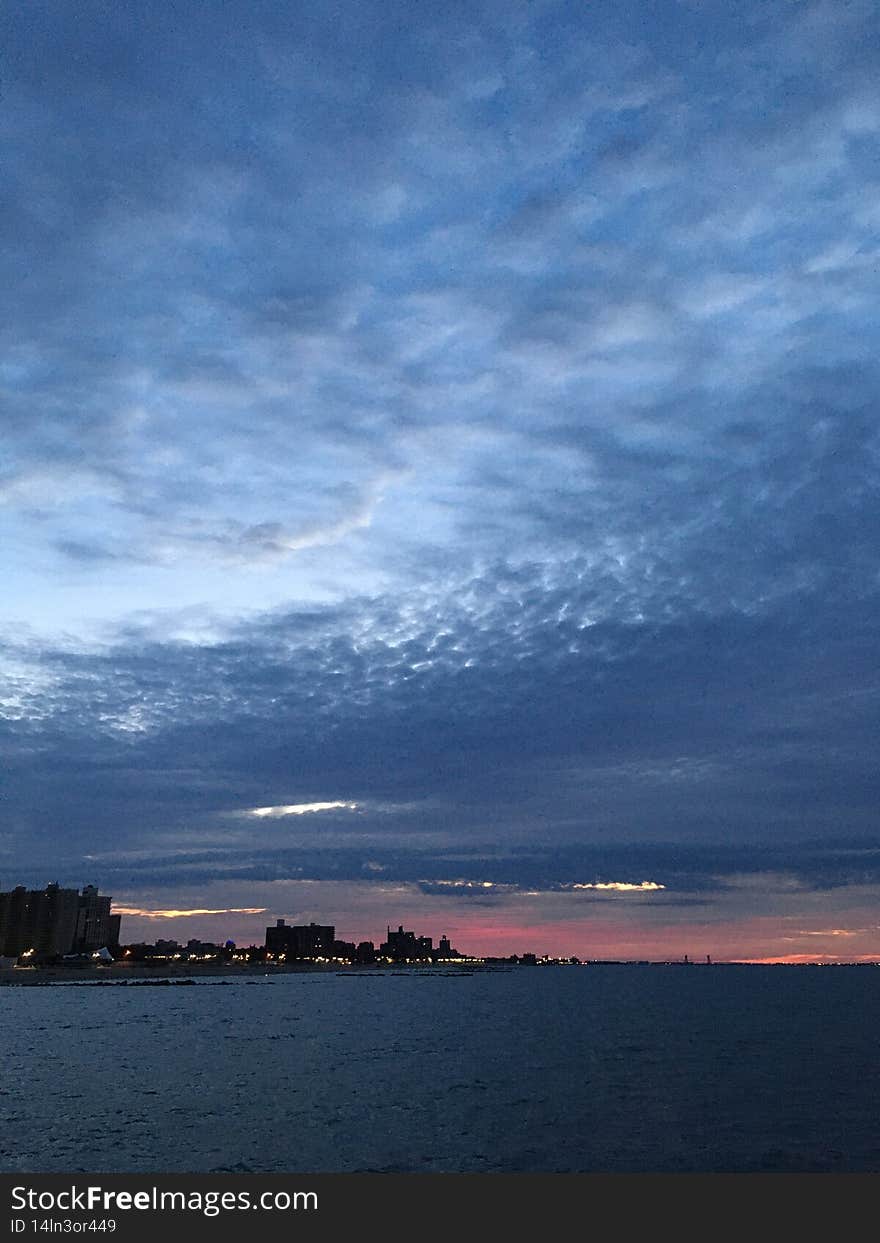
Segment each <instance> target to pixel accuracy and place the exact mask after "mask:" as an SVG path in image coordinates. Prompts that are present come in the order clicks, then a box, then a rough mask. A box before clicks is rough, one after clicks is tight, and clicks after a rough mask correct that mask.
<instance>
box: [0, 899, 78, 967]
mask: <svg viewBox="0 0 880 1243" xmlns="http://www.w3.org/2000/svg"><path fill="white" fill-rule="evenodd" d="M78 915H79V894H78V893H77V891H76V890H75V889H62V888H61V887H60V886H59V885H58V883H57V881H53V883H52V884H51V885H47V886H46V888H45V889H25V887H24V886H23V885H19V886H17V888H15V889H13V890H12V891H11V892H10V893H0V954H3V955H4V956H8V957H11V958H18V957H19V956H20V955H21V954H28V953H30V952H31V951H32V952H33V954H34V956H35V957H42V958H51V957H55V956H56V955H59V954H68V953H70V952H71V951H72V950H73V948H74V942H75V940H76V933H77V918H78Z"/></svg>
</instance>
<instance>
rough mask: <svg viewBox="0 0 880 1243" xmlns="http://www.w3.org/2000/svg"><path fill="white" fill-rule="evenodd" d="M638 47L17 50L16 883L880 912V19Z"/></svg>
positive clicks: (702, 21) (510, 36)
mask: <svg viewBox="0 0 880 1243" xmlns="http://www.w3.org/2000/svg"><path fill="white" fill-rule="evenodd" d="M643 8H644V6H640V5H635V6H628V5H623V6H621V7H619V9H618V8H615V9H614V11H613V12H612V11H611V10H608V11H606V12H601V13H600V12H599V11H598V10H597V9H596V8H595V6H592V7H591V6H587V7H585V8H583V9H578V10H577V11H575V9H573V8H571V7H570V6H562V5H556V4H549V5H542V6H537V7H535V6H519V7H515V8H514V9H513V10H511V9H510V8H509V6H505V7H503V8H502V7H500V6H496V5H494V4H492V3H488V4H486V5H479V6H477V8H475V9H467V10H465V9H461V10H456V11H455V12H454V13H451V14H448V13H444V15H443V17H442V20H441V19H440V18H437V17H435V16H433V15H431V14H428V13H421V14H419V15H418V17H417V18H413V15H412V13H411V12H410V10H409V8H407V7H404V6H400V5H397V4H394V3H392V4H391V5H382V6H379V5H375V4H371V3H368V4H366V5H365V6H362V7H359V8H358V12H357V15H353V14H352V15H350V18H351V20H348V21H346V22H341V23H340V22H336V21H334V20H331V17H330V16H328V15H327V14H325V13H321V12H320V11H317V10H316V11H315V12H314V13H312V14H310V15H308V17H306V18H304V19H302V20H300V18H299V17H297V18H296V20H294V19H293V18H292V16H291V14H290V12H289V10H288V9H287V8H286V7H285V6H283V5H280V4H278V5H276V4H274V3H268V4H261V5H258V6H256V7H252V8H249V9H248V10H247V12H245V13H237V14H236V16H235V19H234V20H233V19H232V17H231V16H230V13H224V12H219V11H218V12H216V13H213V12H212V14H211V15H210V18H209V17H208V16H207V15H206V13H203V12H201V11H200V10H199V9H198V8H196V7H192V8H191V9H190V10H188V11H187V12H186V13H183V14H181V15H180V21H179V22H178V23H177V24H176V25H175V26H174V27H173V28H172V27H169V25H168V23H167V22H164V21H162V20H161V19H160V18H159V17H158V16H154V15H151V14H149V13H147V14H141V15H139V16H138V18H137V21H134V19H133V18H132V16H131V14H130V13H129V12H127V11H126V10H125V9H124V8H120V9H119V10H118V11H114V13H113V14H112V16H111V17H109V18H108V20H107V21H106V22H104V23H103V24H102V26H101V31H100V36H99V37H98V35H97V34H96V32H95V27H94V24H93V23H89V22H80V21H78V20H74V19H73V18H71V17H70V16H69V15H65V14H64V13H61V12H59V11H58V9H57V6H51V5H44V4H42V3H34V4H29V5H28V6H26V9H22V11H21V12H20V13H17V14H16V15H15V16H14V17H13V19H12V21H11V23H9V24H8V30H7V41H8V49H9V52H8V66H7V69H8V72H7V74H6V77H5V79H4V118H5V123H6V125H7V126H8V128H9V138H10V143H9V158H8V160H7V168H6V187H7V202H6V207H5V208H4V210H5V212H6V213H7V214H6V215H5V217H4V234H5V236H7V237H9V238H10V240H11V245H10V246H9V247H8V248H7V253H6V256H5V259H4V263H5V267H4V270H3V280H2V282H0V287H2V288H3V290H4V291H5V294H6V297H7V299H8V300H9V313H8V314H7V315H6V316H5V317H3V323H4V329H3V339H2V343H3V364H2V369H0V398H2V401H3V406H4V440H5V444H6V453H5V456H4V465H3V469H2V475H0V502H2V505H3V508H4V532H5V543H4V549H5V551H4V558H5V568H6V574H5V575H4V584H5V590H4V600H3V602H2V605H0V609H2V613H0V623H2V626H3V633H4V657H5V663H6V666H7V668H8V669H9V670H10V678H9V687H8V689H7V690H5V691H4V692H3V696H2V711H3V716H2V732H0V745H2V746H3V748H4V759H5V767H6V772H7V774H8V779H7V791H8V792H7V795H6V799H5V802H4V815H5V818H6V821H5V826H4V833H5V834H6V840H7V841H8V850H9V852H10V854H9V862H10V866H17V867H27V866H30V860H31V859H32V858H33V852H34V850H35V849H39V850H40V851H41V852H42V853H45V854H47V855H48V856H49V857H53V858H56V857H57V858H61V859H64V860H66V861H67V866H69V867H70V868H72V869H73V870H74V871H76V870H77V869H79V868H80V867H81V865H82V859H83V856H84V855H96V856H97V857H98V859H99V860H101V863H100V866H101V867H104V868H106V874H107V877H108V880H110V881H112V882H113V883H116V882H118V881H120V880H122V881H125V880H126V877H129V876H131V875H133V874H134V873H135V872H136V866H135V863H134V862H133V861H132V860H131V859H128V860H124V859H121V858H120V859H117V860H116V861H115V862H109V861H108V862H105V861H104V860H105V858H106V857H107V856H109V855H110V854H112V849H113V848H119V849H120V850H122V851H123V852H124V851H125V850H126V849H129V850H130V849H133V848H135V847H137V848H140V849H144V850H145V855H144V857H143V860H142V861H143V865H144V867H145V868H146V869H147V870H148V871H151V872H152V874H154V875H155V876H156V877H157V878H161V880H162V884H163V885H167V886H169V887H173V886H174V885H178V886H180V884H181V883H182V878H184V877H186V878H189V880H191V881H192V882H193V883H200V882H204V883H209V878H212V877H213V878H217V877H218V876H220V875H221V874H223V875H225V876H226V877H227V878H228V879H229V880H230V882H231V881H232V880H233V879H237V880H238V881H240V882H241V883H242V885H244V886H246V885H247V884H249V883H251V881H253V882H254V883H257V881H258V880H260V881H261V878H262V879H265V881H266V883H272V882H274V881H275V880H278V881H283V880H284V879H285V878H290V877H291V876H294V875H297V876H303V877H307V878H311V879H316V880H317V879H321V880H323V881H324V882H326V883H329V878H331V877H333V876H340V875H346V876H349V877H353V876H354V875H357V876H358V877H360V878H361V879H364V868H365V867H366V866H368V865H367V863H366V862H365V861H366V860H368V861H370V865H375V866H376V867H381V868H383V869H386V871H383V872H382V874H381V875H382V877H383V878H386V877H387V878H388V879H389V880H394V879H400V880H401V882H405V883H407V884H412V885H414V886H418V885H419V884H423V885H425V886H430V887H432V889H431V891H430V892H429V891H428V890H424V891H420V892H421V893H422V897H424V898H428V897H434V896H436V897H437V898H438V899H439V897H440V896H441V895H442V894H443V893H447V894H448V895H450V900H451V901H454V900H457V899H459V898H460V899H461V900H462V901H465V900H468V899H471V900H473V899H476V900H478V901H483V900H485V901H486V902H487V903H488V902H498V901H507V900H509V899H511V900H512V896H513V895H515V894H516V893H522V892H523V891H524V890H526V889H528V890H530V891H531V890H533V891H535V892H536V893H540V894H551V895H552V894H555V893H559V892H563V890H562V887H563V886H574V885H582V884H587V883H590V884H594V885H596V886H598V885H601V884H608V885H610V884H615V885H643V884H648V883H650V884H656V885H662V886H663V887H664V889H663V892H662V894H659V895H655V897H656V901H657V906H656V909H657V911H660V910H661V909H662V906H663V904H664V903H667V904H668V903H669V902H671V901H676V902H679V903H683V902H701V901H704V900H705V901H715V900H717V899H719V895H721V894H729V893H731V892H733V891H737V892H739V891H738V890H737V885H738V883H739V882H738V881H737V879H736V878H737V877H741V876H746V878H747V883H746V886H745V889H746V890H747V891H748V893H750V894H752V895H753V896H754V893H755V890H756V888H757V881H756V876H758V875H762V876H764V877H765V880H766V883H767V885H768V887H769V886H771V885H781V883H782V882H781V881H780V879H779V878H780V877H788V878H794V883H795V884H796V885H797V886H799V890H798V891H799V892H800V893H801V895H802V896H803V895H806V894H813V893H819V892H821V893H825V894H831V893H832V892H838V891H839V892H840V893H842V892H843V891H845V890H849V889H851V888H853V887H854V886H857V885H858V884H860V883H861V882H862V880H865V879H867V880H868V881H870V882H871V883H873V881H874V879H875V878H876V859H875V858H874V857H873V856H871V855H870V853H867V852H869V850H870V849H871V848H872V847H871V843H873V842H874V840H875V836H876V819H875V808H876V805H877V797H878V794H880V789H878V780H877V773H876V762H875V756H874V752H875V746H874V739H875V738H876V729H877V682H876V673H875V671H876V668H877V660H878V635H877V624H876V618H877V603H878V600H877V595H878V581H880V580H878V560H877V549H876V539H875V538H874V536H873V532H874V530H875V528H876V519H877V512H876V511H877V495H878V483H880V441H878V436H877V425H876V417H875V394H876V391H877V387H878V380H880V370H878V366H877V362H876V357H877V348H876V332H875V324H874V304H875V300H876V295H875V290H874V288H873V283H872V276H873V265H874V264H875V261H876V251H877V247H876V237H875V234H876V223H877V220H876V206H875V202H874V201H875V199H876V193H875V190H876V185H875V173H874V165H873V163H872V154H871V150H870V135H871V133H872V132H873V127H874V126H875V123H876V120H877V117H878V115H880V111H878V95H877V88H876V82H877V68H878V65H877V56H876V48H875V43H876V41H875V40H872V38H871V23H870V17H871V12H870V6H866V5H862V4H853V5H848V6H847V7H846V11H845V13H843V14H838V15H836V16H835V6H830V7H829V6H827V5H824V4H817V3H809V4H805V5H792V6H789V5H783V6H778V7H776V8H774V9H773V10H772V11H770V10H767V11H764V10H761V11H760V12H759V11H758V9H757V8H755V9H754V10H753V11H750V13H749V20H748V21H746V22H742V21H740V20H739V19H738V18H736V17H734V16H733V15H731V14H729V13H727V12H722V11H721V10H718V11H716V12H713V13H711V14H709V13H702V12H700V13H699V14H696V13H695V12H694V11H693V10H692V9H689V8H688V7H687V6H675V7H674V10H670V12H669V13H665V14H664V17H663V21H662V23H661V22H655V20H654V18H653V17H652V15H651V14H647V15H646V14H645V13H644V11H643ZM168 135H174V141H173V142H171V141H169V138H168ZM73 152H75V153H76V155H75V158H73V155H72V153H73ZM333 790H344V791H345V792H346V795H347V798H348V799H349V800H350V801H348V802H346V803H341V804H330V805H326V806H325V805H324V804H321V803H316V802H313V803H303V804H295V803H294V804H291V803H289V802H288V801H287V800H288V799H290V798H291V797H292V793H291V792H292V791H293V792H299V793H298V797H302V798H312V799H314V798H318V797H320V796H321V794H322V792H327V791H333ZM230 808H239V809H249V810H247V811H242V812H237V813H235V814H230V810H229V809H230ZM318 809H322V810H326V811H329V812H332V811H336V810H338V811H340V812H341V811H343V810H346V811H347V810H353V809H356V810H357V812H358V815H357V816H356V817H349V816H347V815H346V816H342V815H339V816H333V815H332V814H331V815H327V816H319V815H317V814H316V815H314V816H312V815H311V812H312V811H315V812H316V811H317V810H318ZM288 815H304V816H305V817H306V819H305V820H304V821H302V822H300V823H298V838H297V849H298V852H299V853H298V854H297V855H296V857H295V858H294V857H293V856H292V855H287V854H285V853H284V852H283V851H278V850H277V848H276V847H277V843H276V842H270V841H268V840H266V839H264V838H263V837H262V836H261V833H260V826H261V824H262V823H263V822H264V821H271V820H273V819H274V818H283V817H284V816H288ZM306 830H308V835H307V833H306ZM844 841H849V842H850V843H851V844H852V843H862V845H861V846H858V845H854V846H853V847H852V849H853V850H855V851H856V853H854V854H850V855H846V854H845V853H844V851H843V847H842V843H843V842H844ZM817 842H824V843H825V845H826V847H827V848H828V853H826V854H824V855H823V854H822V852H821V851H820V850H819V849H818V848H817V847H816V843H817ZM609 843H611V844H614V846H615V848H614V849H612V847H611V845H609ZM863 847H864V849H862V848H863ZM468 850H472V851H479V852H480V853H481V855H482V856H483V858H482V859H480V860H476V859H474V860H473V861H472V863H473V866H472V867H471V866H470V865H468V864H460V862H459V856H460V855H461V854H462V853H463V852H464V853H466V852H467V851H468ZM175 851H178V852H179V853H175ZM209 851H215V852H218V853H214V854H211V855H209V854H208V852H209ZM859 851H862V853H858V852H859ZM322 852H326V853H322ZM487 860H489V861H490V862H491V866H489V867H487V866H486V861H487ZM126 869H127V870H126ZM297 869H302V870H301V871H297ZM334 869H335V870H334ZM307 874H308V875H307ZM606 876H610V877H623V878H624V879H623V880H622V881H601V880H594V881H591V882H587V881H584V879H583V878H584V877H595V878H599V877H606ZM644 876H650V877H654V878H655V879H654V880H653V881H651V882H642V881H640V880H638V879H637V878H639V877H644ZM450 878H456V879H455V880H454V883H452V884H446V882H448V881H449V879H450ZM627 878H629V879H627ZM38 879H39V878H38ZM486 885H490V886H491V888H490V889H486V888H485V886H486ZM630 892H631V893H633V894H641V896H639V898H638V901H639V903H641V904H643V905H644V906H645V907H646V909H647V904H648V902H649V901H651V900H652V899H651V898H650V894H648V893H647V892H645V893H642V891H641V890H623V889H619V888H618V889H615V890H601V889H598V888H597V889H595V890H592V891H590V893H592V894H593V895H594V896H597V897H600V896H602V894H603V893H608V894H612V893H616V894H620V895H622V896H625V895H626V894H627V893H630ZM768 892H769V888H768ZM575 896H576V895H575ZM587 896H588V893H587V892H586V891H584V892H582V893H581V897H582V898H586V897H587ZM187 900H189V898H188V899H187ZM230 900H231V901H232V900H234V899H230ZM239 900H240V901H242V902H244V901H247V898H246V897H242V898H241V899H239ZM805 900H806V899H805ZM193 901H194V902H196V901H197V898H196V897H195V896H194V897H193ZM582 905H585V906H586V905H589V904H588V903H586V902H584V903H582ZM592 905H593V906H599V905H601V904H600V903H598V902H597V903H594V904H592ZM605 905H609V904H605ZM619 905H620V906H621V907H622V906H624V904H623V903H621V904H619ZM629 905H631V906H632V907H635V906H636V905H637V904H636V903H635V902H634V903H632V904H629ZM684 909H686V908H684ZM831 918H832V917H831V916H830V915H829V920H828V921H826V922H825V924H824V925H823V926H826V927H831V926H832V922H836V921H832V922H829V921H831Z"/></svg>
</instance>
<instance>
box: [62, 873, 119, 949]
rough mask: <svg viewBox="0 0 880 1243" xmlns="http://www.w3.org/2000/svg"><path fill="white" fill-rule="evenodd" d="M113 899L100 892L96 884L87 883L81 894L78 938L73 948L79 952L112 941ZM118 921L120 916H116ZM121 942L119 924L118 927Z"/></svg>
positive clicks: (105, 944) (78, 914) (102, 946)
mask: <svg viewBox="0 0 880 1243" xmlns="http://www.w3.org/2000/svg"><path fill="white" fill-rule="evenodd" d="M111 901H112V899H110V898H108V897H104V896H102V895H101V894H99V893H98V890H97V889H96V888H95V886H94V885H86V887H85V888H84V889H83V891H82V893H81V894H80V895H79V908H78V910H77V916H76V938H75V940H74V945H73V948H74V950H75V951H76V952H77V953H80V954H82V953H85V952H87V951H89V950H99V949H104V948H106V947H107V946H108V945H109V944H110V941H111V934H110V919H111V916H110V902H111ZM116 919H117V921H118V920H119V919H120V917H119V916H118V915H117V916H116ZM116 941H117V944H118V943H119V925H118V923H117V927H116Z"/></svg>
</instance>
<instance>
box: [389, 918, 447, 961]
mask: <svg viewBox="0 0 880 1243" xmlns="http://www.w3.org/2000/svg"><path fill="white" fill-rule="evenodd" d="M387 934H388V936H387V940H386V941H384V942H383V943H382V945H381V946H380V947H379V953H380V954H381V955H382V957H383V958H390V959H391V960H392V961H393V962H426V961H429V960H430V959H431V958H432V957H433V953H434V951H433V941H432V939H431V937H417V936H416V934H415V933H414V932H408V931H406V930H405V929H404V927H403V925H402V924H401V925H400V926H399V927H398V929H397V931H396V932H392V931H391V928H390V927H389V928H388V930H387Z"/></svg>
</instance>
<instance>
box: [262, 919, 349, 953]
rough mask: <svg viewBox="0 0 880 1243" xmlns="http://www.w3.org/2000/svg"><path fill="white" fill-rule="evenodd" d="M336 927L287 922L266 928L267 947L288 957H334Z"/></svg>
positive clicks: (279, 921)
mask: <svg viewBox="0 0 880 1243" xmlns="http://www.w3.org/2000/svg"><path fill="white" fill-rule="evenodd" d="M335 940H336V929H335V928H334V927H333V925H332V924H329V925H324V924H287V923H285V922H284V920H283V919H279V920H277V921H276V923H275V927H274V928H267V929H266V949H267V950H268V951H269V953H271V954H284V955H285V957H286V958H307V959H308V958H332V957H333V944H334V942H335Z"/></svg>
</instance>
